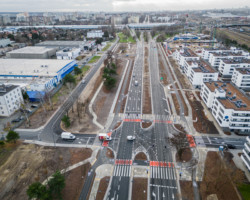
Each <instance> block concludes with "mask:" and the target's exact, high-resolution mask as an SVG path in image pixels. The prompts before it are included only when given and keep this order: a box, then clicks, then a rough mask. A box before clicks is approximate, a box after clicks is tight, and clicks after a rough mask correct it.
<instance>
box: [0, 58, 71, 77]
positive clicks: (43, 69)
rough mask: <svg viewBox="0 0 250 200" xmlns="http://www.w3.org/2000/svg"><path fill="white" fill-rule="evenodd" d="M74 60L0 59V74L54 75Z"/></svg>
mask: <svg viewBox="0 0 250 200" xmlns="http://www.w3.org/2000/svg"><path fill="white" fill-rule="evenodd" d="M71 62H74V61H72V60H52V59H0V76H1V75H4V76H15V75H18V76H47V77H51V76H56V75H57V72H58V71H59V70H60V69H62V68H63V67H65V66H66V65H68V64H69V63H71Z"/></svg>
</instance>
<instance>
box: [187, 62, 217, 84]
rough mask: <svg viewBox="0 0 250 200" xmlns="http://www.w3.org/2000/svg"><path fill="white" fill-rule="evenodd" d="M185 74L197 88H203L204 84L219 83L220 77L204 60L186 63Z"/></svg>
mask: <svg viewBox="0 0 250 200" xmlns="http://www.w3.org/2000/svg"><path fill="white" fill-rule="evenodd" d="M184 73H185V74H186V76H187V77H188V79H189V81H190V82H191V84H192V85H193V86H194V87H196V88H199V87H201V85H202V83H203V82H209V81H217V80H218V75H219V73H218V72H217V71H215V70H214V69H213V68H212V67H211V66H210V65H209V64H208V63H206V62H205V61H204V60H195V61H185V65H184Z"/></svg>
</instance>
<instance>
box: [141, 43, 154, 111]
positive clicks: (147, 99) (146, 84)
mask: <svg viewBox="0 0 250 200" xmlns="http://www.w3.org/2000/svg"><path fill="white" fill-rule="evenodd" d="M142 113H143V114H151V113H152V108H151V91H150V74H149V65H148V48H147V47H145V57H144V74H143V106H142Z"/></svg>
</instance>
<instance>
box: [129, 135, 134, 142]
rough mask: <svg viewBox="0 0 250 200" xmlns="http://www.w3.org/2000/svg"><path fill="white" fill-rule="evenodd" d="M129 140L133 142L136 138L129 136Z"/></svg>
mask: <svg viewBox="0 0 250 200" xmlns="http://www.w3.org/2000/svg"><path fill="white" fill-rule="evenodd" d="M127 140H129V141H133V140H135V136H133V135H129V136H127Z"/></svg>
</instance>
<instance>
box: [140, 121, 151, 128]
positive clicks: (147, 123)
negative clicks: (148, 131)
mask: <svg viewBox="0 0 250 200" xmlns="http://www.w3.org/2000/svg"><path fill="white" fill-rule="evenodd" d="M151 125H152V122H142V123H141V126H142V128H148V127H150V126H151Z"/></svg>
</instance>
